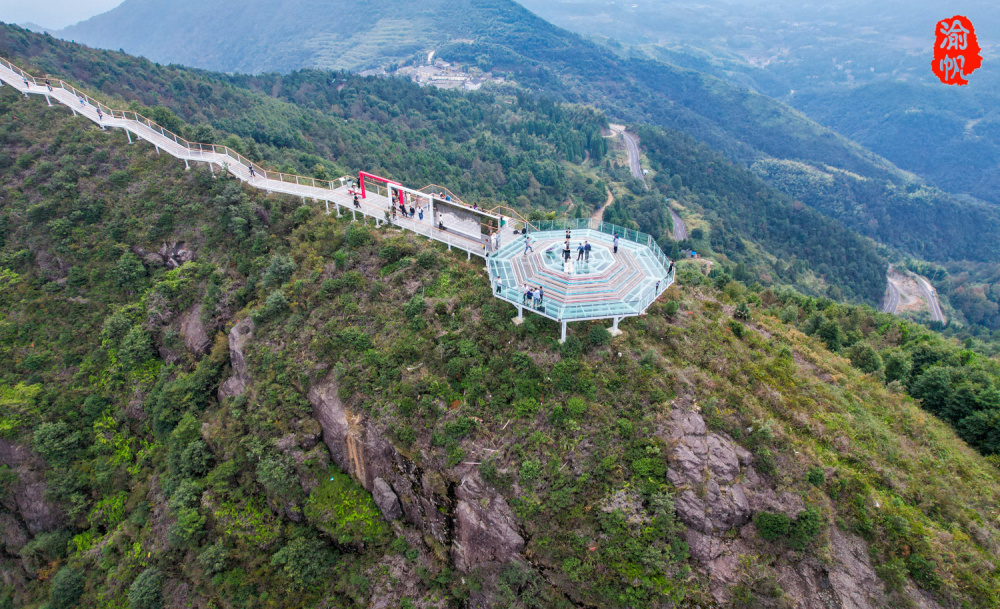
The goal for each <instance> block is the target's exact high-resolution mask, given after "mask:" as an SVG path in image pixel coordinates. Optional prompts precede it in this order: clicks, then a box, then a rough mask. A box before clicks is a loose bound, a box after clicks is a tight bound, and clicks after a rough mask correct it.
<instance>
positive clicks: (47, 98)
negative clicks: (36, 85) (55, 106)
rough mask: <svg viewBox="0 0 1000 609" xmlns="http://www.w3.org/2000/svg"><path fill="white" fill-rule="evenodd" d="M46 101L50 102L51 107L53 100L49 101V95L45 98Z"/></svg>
mask: <svg viewBox="0 0 1000 609" xmlns="http://www.w3.org/2000/svg"><path fill="white" fill-rule="evenodd" d="M45 101H47V102H49V105H50V106H51V105H52V100H51V99H49V96H48V95H46V96H45Z"/></svg>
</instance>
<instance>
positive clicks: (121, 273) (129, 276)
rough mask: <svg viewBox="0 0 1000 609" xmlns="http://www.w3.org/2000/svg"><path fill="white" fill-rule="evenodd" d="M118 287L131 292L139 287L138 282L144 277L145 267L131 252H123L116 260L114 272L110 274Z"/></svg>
mask: <svg viewBox="0 0 1000 609" xmlns="http://www.w3.org/2000/svg"><path fill="white" fill-rule="evenodd" d="M112 276H113V277H114V279H115V281H116V282H117V283H118V285H119V286H120V287H121V288H123V289H125V290H127V291H129V292H131V291H134V290H135V289H136V288H137V287H138V286H139V281H140V280H141V279H142V278H143V277H145V276H146V267H144V266H142V262H140V261H139V258H137V257H136V255H135V254H133V253H132V252H125V253H124V254H122V255H121V257H120V258H119V259H118V264H116V265H115V270H114V271H113V273H112Z"/></svg>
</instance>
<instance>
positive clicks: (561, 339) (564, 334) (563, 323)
mask: <svg viewBox="0 0 1000 609" xmlns="http://www.w3.org/2000/svg"><path fill="white" fill-rule="evenodd" d="M564 342H566V322H565V321H564V322H562V338H560V339H559V344H560V345H561V344H563V343H564Z"/></svg>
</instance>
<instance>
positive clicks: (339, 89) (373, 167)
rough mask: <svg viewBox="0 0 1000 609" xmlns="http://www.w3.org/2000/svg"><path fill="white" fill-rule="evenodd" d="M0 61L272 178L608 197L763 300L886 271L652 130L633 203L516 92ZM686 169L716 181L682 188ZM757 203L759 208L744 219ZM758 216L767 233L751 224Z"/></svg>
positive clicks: (1, 40) (614, 162)
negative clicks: (698, 213)
mask: <svg viewBox="0 0 1000 609" xmlns="http://www.w3.org/2000/svg"><path fill="white" fill-rule="evenodd" d="M0 49H8V52H11V53H13V54H14V55H13V57H14V58H15V59H16V60H18V61H21V60H20V59H19V58H20V57H25V58H30V61H31V62H32V63H33V64H34V65H37V66H38V67H37V69H35V70H34V71H36V72H49V73H55V74H63V75H67V76H72V77H73V78H74V79H78V81H79V82H81V83H83V84H85V85H88V86H90V87H94V88H96V89H98V90H100V91H101V92H102V93H103V94H104V95H105V96H106V99H107V100H108V102H109V103H111V104H112V105H119V106H124V105H126V104H135V103H141V104H142V105H145V106H152V108H151V109H150V110H148V111H146V112H147V114H149V115H150V116H153V117H154V118H155V119H156V120H158V121H159V122H161V123H163V124H164V125H167V126H168V128H171V129H173V130H175V131H178V132H182V133H183V134H184V136H185V137H187V138H188V139H190V140H192V141H212V142H222V143H227V144H229V145H231V146H233V147H234V148H235V149H237V150H240V151H241V152H243V153H244V154H245V155H247V156H249V157H250V158H252V159H255V160H258V161H261V162H265V163H267V164H269V165H270V166H272V167H276V168H280V169H282V170H284V171H289V172H298V173H301V174H314V175H326V176H333V177H336V176H339V175H344V174H346V173H350V172H354V171H357V170H366V171H374V172H375V173H378V174H382V175H387V176H390V177H393V178H395V179H398V180H401V181H403V182H406V183H409V184H412V185H416V186H422V185H424V184H427V183H431V182H434V183H438V184H440V185H442V186H445V187H447V188H450V189H451V190H452V191H454V192H456V193H460V194H461V195H462V196H463V197H464V198H465V199H466V200H469V201H478V202H479V203H480V204H481V205H483V206H486V207H491V206H493V205H495V204H497V203H504V204H506V205H508V206H511V207H514V208H518V209H521V210H522V211H523V213H525V214H526V215H530V214H535V215H536V217H541V216H542V215H544V214H551V213H556V212H558V211H559V210H563V211H566V210H567V209H569V208H572V213H573V214H580V217H586V216H589V215H590V214H591V213H593V211H594V210H595V209H596V206H598V205H600V204H602V203H603V202H604V201H605V199H606V193H607V189H608V188H609V187H612V188H613V190H614V191H615V192H616V193H617V194H616V197H617V199H616V203H617V207H616V210H617V212H616V215H615V217H614V219H615V220H616V221H618V222H620V223H621V224H623V225H625V224H627V225H629V226H634V227H636V228H639V229H641V230H643V231H646V232H648V233H650V234H652V235H654V236H655V237H656V238H657V239H658V241H659V242H660V244H661V245H662V246H663V247H664V249H665V250H668V251H673V252H674V253H675V255H676V254H677V252H678V250H679V247H681V246H684V247H691V246H696V247H697V248H698V250H699V251H702V252H703V253H709V252H710V251H714V252H715V253H717V254H721V255H727V256H731V257H733V258H734V259H735V260H737V261H738V262H741V263H743V264H744V266H746V267H747V269H748V271H747V272H748V273H750V276H752V277H754V278H756V279H759V280H760V281H761V282H762V283H764V284H765V285H772V284H779V285H782V284H783V285H794V286H796V287H797V288H798V289H800V290H802V291H804V292H807V293H811V294H815V295H827V294H829V295H831V296H834V297H836V298H838V299H840V298H846V299H851V300H855V301H866V302H869V303H876V302H877V301H878V300H879V299H880V298H881V297H882V294H883V293H884V291H885V277H884V269H885V262H884V261H883V260H882V258H881V256H879V255H878V254H877V253H876V252H875V251H874V250H873V248H872V246H871V245H870V243H869V242H867V241H866V240H864V239H862V238H860V237H858V236H857V235H855V234H853V233H851V232H850V231H848V230H845V228H844V227H842V226H841V225H840V224H839V223H837V222H834V221H830V220H827V219H825V218H823V217H821V216H820V215H819V214H818V213H817V212H815V211H813V210H811V209H808V208H802V207H801V206H794V205H793V203H792V201H791V200H789V199H787V198H784V197H782V196H780V195H778V194H777V193H775V192H774V191H772V190H771V189H769V188H768V187H767V186H766V185H765V184H764V183H762V182H760V180H758V179H756V178H754V177H753V175H752V174H750V173H749V172H747V171H746V170H743V169H741V168H739V167H738V166H735V165H733V164H732V163H730V162H729V161H726V160H724V159H723V158H721V157H720V156H719V155H718V154H717V153H713V152H712V151H710V150H708V149H706V148H705V147H704V146H698V145H696V144H695V143H694V142H693V141H692V140H691V139H690V138H687V137H685V136H682V135H680V134H676V133H672V132H667V131H663V130H659V129H656V130H652V131H651V133H655V134H660V135H658V137H661V138H662V140H661V141H662V143H663V146H662V147H661V150H660V151H659V152H658V153H657V154H658V155H659V156H658V157H657V158H659V159H662V160H664V161H667V160H669V161H671V162H675V163H674V165H673V169H672V171H673V173H675V174H678V177H677V180H681V182H680V183H681V185H682V186H681V187H680V188H675V187H674V186H673V183H674V180H673V178H672V176H671V175H670V173H669V172H664V173H662V174H661V175H660V178H661V179H663V184H662V186H658V185H657V183H656V182H653V183H652V184H653V186H654V188H653V190H650V191H646V190H645V189H644V188H643V187H642V186H641V185H639V184H638V183H634V182H632V181H631V178H630V177H629V176H628V172H627V170H626V169H624V167H625V163H624V159H623V155H622V154H618V153H615V152H614V151H612V152H610V153H609V151H608V147H609V144H608V142H609V140H607V139H606V138H603V137H601V136H600V132H601V129H602V128H603V127H605V126H606V124H607V120H606V118H605V117H604V116H603V115H602V114H600V113H599V112H595V111H594V110H593V109H591V108H587V107H581V106H567V105H561V104H556V103H553V102H552V101H551V100H548V99H545V98H538V97H533V96H531V95H527V94H525V93H524V92H523V91H522V90H520V89H516V88H511V89H504V90H500V91H493V92H487V93H475V94H468V95H467V94H463V93H459V92H454V91H440V90H437V89H434V88H421V87H418V86H417V85H415V84H413V83H410V82H407V81H402V80H398V79H380V78H360V77H357V76H352V75H349V74H345V73H331V72H325V71H318V70H306V71H301V72H295V73H292V74H287V75H276V74H267V75H261V76H256V77H250V76H223V75H219V74H213V73H208V72H201V71H197V70H191V69H186V68H180V67H177V66H166V67H164V66H158V65H155V64H152V63H150V62H148V61H145V60H140V59H136V58H133V57H129V56H127V55H123V54H121V53H115V52H107V51H92V50H89V49H85V48H83V47H80V46H78V45H73V44H69V43H64V42H61V41H58V40H56V39H54V38H50V37H44V36H39V35H37V34H32V33H30V32H26V31H24V30H20V29H19V28H15V27H7V28H3V29H0ZM135 108H136V109H139V110H142V108H141V107H140V106H135ZM651 141H652V140H651ZM611 145H612V146H613V143H612V144H611ZM682 167H683V169H682ZM696 168H703V170H704V171H710V172H716V177H715V178H714V179H704V176H692V175H689V172H691V171H696V170H698V169H696ZM682 176H683V177H682ZM684 184H687V186H686V187H684V186H683V185H684ZM668 196H669V197H672V198H674V199H676V200H681V201H683V203H684V204H685V205H690V206H692V209H695V208H697V210H705V211H707V212H710V214H711V218H710V224H709V225H708V226H707V228H709V229H710V230H709V231H708V232H707V234H708V235H710V239H711V243H697V244H696V243H689V244H677V243H673V242H672V240H671V237H670V235H671V232H670V224H669V215H668V214H667V212H666V209H665V206H664V202H665V200H666V197H668ZM757 200H760V201H761V206H760V208H759V209H754V210H752V211H750V210H749V208H750V207H752V206H753V203H754V202H755V201H757ZM737 210H741V211H740V212H737ZM748 211H750V213H747V212H748ZM739 216H742V218H741V217H739ZM765 216H766V217H768V218H771V219H770V220H768V222H771V223H772V226H773V228H772V229H771V230H769V231H760V230H758V226H757V225H756V224H751V223H750V220H751V219H755V220H759V221H762V222H763V221H764V218H765ZM610 219H611V218H610V217H609V220H610ZM796 227H805V229H806V231H807V233H808V238H805V237H803V236H802V235H803V234H804V233H801V232H799V233H796V234H792V233H793V232H795V228H796ZM820 267H822V268H820Z"/></svg>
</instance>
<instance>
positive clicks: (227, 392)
mask: <svg viewBox="0 0 1000 609" xmlns="http://www.w3.org/2000/svg"><path fill="white" fill-rule="evenodd" d="M253 328H254V326H253V319H251V318H249V317H248V318H246V319H244V320H243V321H241V322H239V323H238V324H236V325H235V326H233V329H232V330H230V332H229V363H230V365H231V366H232V369H233V375H232V376H230V377H229V378H228V379H226V381H225V382H223V383H222V385H221V386H220V387H219V394H218V395H219V401H220V402H221V401H222V400H224V399H225V398H229V397H234V396H237V395H242V394H243V392H244V391H246V388H247V382H248V381H249V380H250V373H249V371H248V370H247V358H246V346H247V343H248V342H250V339H251V338H252V337H253Z"/></svg>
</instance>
